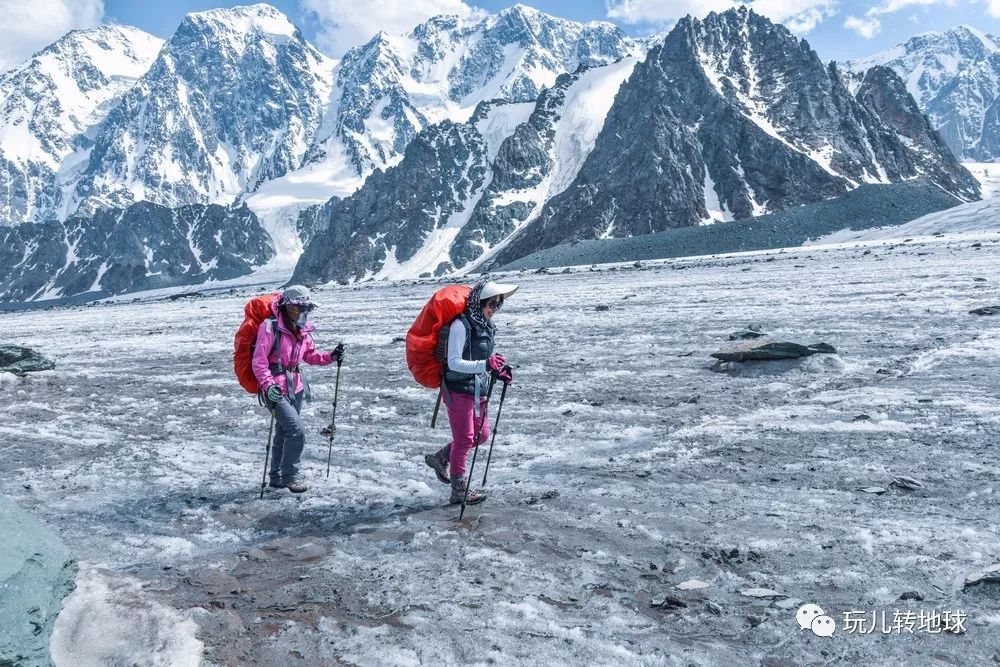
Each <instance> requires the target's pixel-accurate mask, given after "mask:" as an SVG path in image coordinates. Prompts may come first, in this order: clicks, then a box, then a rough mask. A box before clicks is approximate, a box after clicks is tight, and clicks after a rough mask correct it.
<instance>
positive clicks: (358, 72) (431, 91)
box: [249, 5, 645, 215]
mask: <svg viewBox="0 0 1000 667" xmlns="http://www.w3.org/2000/svg"><path fill="white" fill-rule="evenodd" d="M644 50H645V47H644V46H643V45H642V44H640V43H638V42H636V41H634V40H632V39H630V38H629V37H627V36H626V35H625V33H624V32H622V30H621V29H619V28H618V27H617V26H614V25H613V24H610V23H603V22H592V23H586V24H581V23H577V22H575V21H568V20H565V19H561V18H557V17H554V16H550V15H548V14H544V13H542V12H539V11H538V10H535V9H532V8H530V7H526V6H524V5H515V6H513V7H511V8H509V9H506V10H504V11H501V12H499V13H498V14H496V15H492V16H488V17H486V18H484V19H481V20H464V19H459V18H457V17H454V16H440V17H436V18H432V19H430V20H429V21H427V22H426V23H423V24H421V25H419V26H417V27H416V28H415V29H414V30H413V31H412V32H411V33H409V34H408V35H402V36H390V35H387V34H385V33H379V34H378V35H376V36H375V37H374V38H373V39H372V40H370V41H369V42H368V43H367V44H364V45H361V46H358V47H356V48H354V49H352V50H351V51H349V52H348V53H347V54H346V55H345V56H344V58H343V59H342V60H341V61H340V63H339V64H338V65H337V69H336V72H335V74H334V76H335V79H336V85H335V88H334V91H333V93H332V95H331V102H330V105H329V106H328V108H327V110H326V114H325V118H324V122H323V127H322V128H321V130H320V132H319V135H318V137H317V141H316V143H315V144H314V145H313V146H312V147H311V148H310V150H309V153H308V154H307V156H306V160H305V165H304V167H303V169H301V170H300V171H299V172H298V173H294V174H289V175H288V176H287V177H286V178H284V179H280V180H279V181H278V182H276V183H273V184H270V185H268V186H265V187H264V188H262V190H261V192H260V194H259V195H256V196H252V197H251V198H250V199H249V203H250V205H251V206H252V207H254V209H255V210H257V211H258V213H260V214H262V215H268V213H269V211H270V210H272V209H273V208H275V207H276V206H280V205H284V204H285V202H287V201H288V200H308V201H309V202H311V203H321V202H324V201H326V200H327V199H328V198H330V197H333V196H336V197H346V196H347V195H349V194H351V193H352V192H354V191H355V190H356V189H357V188H358V187H360V186H361V184H362V183H363V182H364V180H365V179H366V178H367V177H368V175H369V174H370V173H371V172H372V171H373V170H374V169H377V168H382V169H384V168H386V167H389V166H392V165H394V164H396V163H398V162H399V161H400V160H401V159H402V157H403V154H404V151H405V149H406V147H407V145H409V143H410V142H411V141H412V140H413V139H414V138H415V137H416V136H417V134H418V133H419V132H420V131H421V130H422V129H424V128H426V127H428V126H430V125H433V124H435V123H440V122H442V121H445V120H450V121H452V122H455V123H464V122H467V121H468V120H469V118H470V117H471V115H472V113H473V112H474V110H475V109H476V107H477V105H478V104H479V103H480V102H485V101H490V100H495V99H503V100H508V101H514V102H528V101H534V100H535V99H537V97H538V95H539V94H540V93H541V92H542V90H544V89H545V88H548V87H550V86H552V85H553V84H554V83H555V81H556V78H557V77H558V76H559V75H560V74H563V73H566V72H573V71H576V70H577V69H578V68H579V67H594V66H599V65H605V64H608V63H611V62H615V61H618V60H620V59H621V58H623V57H628V56H638V55H640V54H641V53H644ZM272 202H273V203H272Z"/></svg>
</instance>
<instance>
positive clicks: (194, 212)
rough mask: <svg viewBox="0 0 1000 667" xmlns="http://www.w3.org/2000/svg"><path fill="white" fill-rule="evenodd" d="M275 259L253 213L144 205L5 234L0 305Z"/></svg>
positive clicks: (137, 286) (192, 276)
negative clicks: (2, 302)
mask: <svg viewBox="0 0 1000 667" xmlns="http://www.w3.org/2000/svg"><path fill="white" fill-rule="evenodd" d="M273 255H274V249H273V247H272V245H271V240H270V238H269V237H268V235H267V234H266V233H265V232H264V230H263V229H262V228H261V226H260V224H259V222H258V221H257V217H256V216H255V215H254V214H253V212H252V211H250V210H249V209H248V208H247V207H246V206H240V207H232V208H227V207H223V206H218V205H215V204H210V205H202V204H192V205H189V206H181V207H178V208H174V209H171V208H167V207H165V206H159V205H157V204H151V203H149V202H139V203H137V204H133V205H131V206H129V207H128V208H127V209H124V210H121V209H112V210H100V211H98V212H97V213H96V214H94V215H93V216H90V217H86V216H81V215H74V216H72V217H70V218H68V219H67V220H65V221H63V222H58V221H54V220H53V221H48V222H44V223H31V222H27V223H23V224H20V225H15V226H13V227H6V228H0V301H31V300H37V299H55V298H60V297H68V296H73V295H78V294H83V293H92V294H93V296H94V297H99V296H107V295H110V294H119V293H122V292H132V291H136V290H143V289H153V288H159V287H172V286H175V285H189V284H193V283H200V282H204V281H206V280H224V279H227V278H235V277H238V276H242V275H246V274H248V273H250V271H251V270H252V268H253V267H255V266H260V265H262V264H264V263H265V262H267V261H268V260H269V259H270V258H271V257H272V256H273Z"/></svg>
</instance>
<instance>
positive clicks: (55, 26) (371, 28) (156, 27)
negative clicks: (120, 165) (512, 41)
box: [0, 0, 1000, 69]
mask: <svg viewBox="0 0 1000 667" xmlns="http://www.w3.org/2000/svg"><path fill="white" fill-rule="evenodd" d="M734 2H736V0H534V1H528V2H526V3H525V4H529V5H531V6H533V7H535V8H537V9H540V10H542V11H545V12H548V13H550V14H555V15H557V16H563V17H566V18H570V19H575V20H580V21H589V20H597V19H599V20H611V21H613V22H615V23H617V24H618V25H620V26H621V27H622V28H623V29H624V30H626V31H627V32H628V33H630V34H633V35H645V34H650V33H657V32H665V31H666V30H667V29H668V28H669V26H670V25H672V23H673V22H674V21H675V20H676V19H677V18H678V17H679V16H683V15H685V14H687V13H691V14H694V15H695V16H703V15H705V14H707V13H708V12H709V11H711V10H713V9H724V8H726V7H729V6H732V5H733V4H734ZM238 4H246V3H245V2H242V3H241V2H234V1H232V0H170V1H169V2H156V3H154V2H136V1H135V0H45V2H37V3H35V2H25V1H24V0H0V69H5V68H6V67H8V66H10V65H12V64H15V63H16V62H19V61H21V60H23V59H25V58H27V57H29V56H30V54H31V53H32V52H34V51H35V50H37V49H39V48H42V47H44V46H45V45H47V44H49V43H51V42H52V41H54V40H55V39H57V38H58V37H59V36H61V35H62V34H64V33H65V32H67V31H68V30H70V29H72V28H79V27H88V26H90V25H96V24H99V23H108V22H117V23H123V24H127V25H134V26H136V27H138V28H141V29H143V30H146V31H147V32H151V33H153V34H155V35H158V36H160V37H164V38H166V37H169V36H170V34H171V33H172V32H173V31H174V29H175V28H176V27H177V25H178V24H179V23H180V21H181V19H182V18H183V16H184V14H186V13H187V12H192V11H203V10H206V9H213V8H217V7H230V6H234V5H238ZM271 4H273V5H275V6H276V7H278V8H279V9H280V10H282V11H283V12H285V14H287V15H288V16H289V17H290V18H291V19H292V21H293V22H295V23H296V24H297V25H299V26H300V27H301V28H302V30H303V32H304V33H305V35H306V37H307V38H308V39H309V40H310V41H312V42H313V43H315V44H316V45H317V46H319V47H320V48H321V49H322V50H323V51H325V52H327V53H328V54H329V55H331V56H334V57H337V56H339V55H340V54H341V53H343V51H344V50H346V49H347V48H349V47H350V46H353V45H354V44H358V43H361V42H364V41H366V40H367V39H368V38H369V37H371V35H373V34H374V33H375V32H376V31H377V30H378V29H380V28H382V29H385V30H386V31H387V32H390V33H400V32H405V31H406V30H407V29H408V28H409V27H412V26H413V25H415V24H416V23H419V22H420V21H422V20H424V19H426V18H427V17H428V16H431V15H434V14H437V13H465V14H475V13H476V12H479V11H487V12H496V11H498V10H500V9H503V8H504V7H507V6H509V5H510V4H512V2H511V1H510V0H507V1H499V0H471V1H469V2H466V1H465V0H368V1H367V2H357V0H271ZM751 6H752V7H754V8H755V9H756V10H757V11H758V12H759V13H762V14H764V15H766V16H769V17H770V18H771V19H772V20H776V21H778V22H781V23H784V24H785V25H786V26H788V27H790V28H791V29H792V30H793V31H794V32H795V33H796V34H798V35H799V36H801V37H804V38H806V39H807V40H809V43H810V44H811V45H812V47H813V48H814V49H815V50H816V51H817V52H818V53H819V55H820V57H822V58H823V59H825V60H830V59H836V60H846V59H851V58H859V57H863V56H867V55H871V54H872V53H875V52H877V51H880V50H883V49H885V48H888V47H891V46H893V45H895V44H898V43H900V42H902V41H904V40H906V39H907V38H909V37H911V36H912V35H914V34H916V33H919V32H926V31H929V30H944V29H947V28H950V27H952V26H955V25H958V24H960V23H967V24H970V25H972V26H974V27H977V28H979V29H981V30H983V31H985V32H990V33H993V34H1000V18H997V17H1000V0H976V1H972V0H881V1H880V2H876V1H863V0H753V2H752V4H751Z"/></svg>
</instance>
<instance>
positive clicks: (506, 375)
mask: <svg viewBox="0 0 1000 667" xmlns="http://www.w3.org/2000/svg"><path fill="white" fill-rule="evenodd" d="M486 367H487V368H489V369H490V372H491V373H493V376H494V377H496V378H497V379H498V380H500V381H501V382H503V383H504V384H510V383H511V382H513V381H514V370H513V369H512V368H511V367H510V364H508V363H507V358H506V357H504V356H503V355H502V354H494V355H492V356H491V357H490V358H489V359H487V360H486Z"/></svg>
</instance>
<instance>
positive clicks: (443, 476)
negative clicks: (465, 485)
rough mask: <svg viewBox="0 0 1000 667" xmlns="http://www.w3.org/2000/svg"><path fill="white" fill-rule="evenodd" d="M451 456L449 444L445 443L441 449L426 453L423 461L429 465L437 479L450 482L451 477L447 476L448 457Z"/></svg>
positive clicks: (444, 482) (446, 482)
mask: <svg viewBox="0 0 1000 667" xmlns="http://www.w3.org/2000/svg"><path fill="white" fill-rule="evenodd" d="M450 456H451V445H445V446H444V447H443V448H442V449H439V450H437V451H436V452H434V453H433V454H427V455H425V456H424V463H426V464H427V465H428V466H430V468H431V470H433V471H434V474H435V475H437V478H438V481H440V482H441V483H442V484H450V483H451V478H450V477H448V459H449V457H450Z"/></svg>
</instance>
